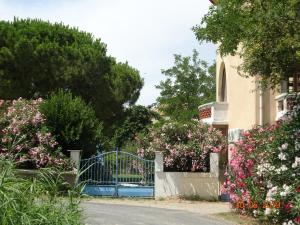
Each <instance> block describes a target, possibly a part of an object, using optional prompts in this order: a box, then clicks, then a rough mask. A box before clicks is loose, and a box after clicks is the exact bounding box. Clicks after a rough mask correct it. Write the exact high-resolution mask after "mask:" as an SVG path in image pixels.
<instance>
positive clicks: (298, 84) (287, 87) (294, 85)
mask: <svg viewBox="0 0 300 225" xmlns="http://www.w3.org/2000/svg"><path fill="white" fill-rule="evenodd" d="M280 87H281V88H280V91H281V93H292V92H300V73H298V74H296V75H294V76H290V77H289V79H288V80H285V81H282V82H281V85H280Z"/></svg>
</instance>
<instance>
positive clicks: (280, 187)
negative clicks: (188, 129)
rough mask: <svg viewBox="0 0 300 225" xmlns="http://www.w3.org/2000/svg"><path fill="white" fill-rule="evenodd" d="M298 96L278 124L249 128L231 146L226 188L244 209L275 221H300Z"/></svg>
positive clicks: (243, 210) (275, 222)
mask: <svg viewBox="0 0 300 225" xmlns="http://www.w3.org/2000/svg"><path fill="white" fill-rule="evenodd" d="M299 100H300V99H298V100H296V102H298V104H296V105H295V107H294V109H293V110H292V111H291V112H290V113H289V114H288V115H287V116H286V117H285V118H284V120H283V121H281V122H280V123H279V124H276V125H272V126H265V127H256V128H254V129H252V130H249V131H247V132H245V133H244V134H243V136H242V138H241V140H239V141H238V142H237V143H236V144H235V145H233V146H231V150H230V151H231V155H232V159H231V161H230V173H229V174H228V178H227V181H226V182H225V184H224V188H225V189H224V190H225V191H226V192H227V193H229V194H230V199H231V202H232V203H233V206H234V207H237V206H238V203H239V206H240V207H239V208H237V210H239V211H240V212H241V213H248V214H250V215H252V216H255V217H259V218H260V219H262V220H267V221H270V222H272V224H299V223H300V180H299V176H300V142H299V138H300V116H299V115H300V104H299V103H300V101H299ZM251 202H252V203H251ZM241 206H243V207H241ZM253 207H255V208H253Z"/></svg>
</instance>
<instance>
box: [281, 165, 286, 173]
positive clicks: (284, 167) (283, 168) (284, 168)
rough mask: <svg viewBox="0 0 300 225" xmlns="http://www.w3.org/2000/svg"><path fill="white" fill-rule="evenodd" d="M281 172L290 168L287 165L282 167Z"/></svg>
mask: <svg viewBox="0 0 300 225" xmlns="http://www.w3.org/2000/svg"><path fill="white" fill-rule="evenodd" d="M280 170H281V171H282V172H283V171H287V170H288V168H287V167H286V165H282V166H281V167H280Z"/></svg>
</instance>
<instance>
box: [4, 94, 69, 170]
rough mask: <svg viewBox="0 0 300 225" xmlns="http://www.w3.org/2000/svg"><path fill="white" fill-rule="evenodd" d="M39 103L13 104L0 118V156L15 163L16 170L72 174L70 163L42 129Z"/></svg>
mask: <svg viewBox="0 0 300 225" xmlns="http://www.w3.org/2000/svg"><path fill="white" fill-rule="evenodd" d="M42 101H43V100H42V99H37V100H32V101H29V100H25V99H21V98H20V99H18V100H14V101H12V103H11V105H10V106H9V107H8V108H7V110H6V112H5V113H4V114H3V115H2V117H1V118H0V127H1V132H0V140H1V142H0V156H1V157H2V158H4V159H6V160H12V161H13V162H15V163H16V167H17V168H26V169H38V168H43V167H56V168H60V169H61V170H72V168H73V165H72V163H71V162H70V160H69V159H68V158H67V157H66V156H64V155H63V154H62V152H61V148H60V147H59V145H58V143H57V141H56V139H55V138H54V137H53V135H52V134H51V133H50V131H49V129H48V128H47V127H46V125H45V116H44V115H43V114H42V113H41V112H40V110H39V105H40V104H41V102H42Z"/></svg>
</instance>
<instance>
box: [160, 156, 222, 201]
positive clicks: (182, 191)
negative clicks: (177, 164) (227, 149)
mask: <svg viewBox="0 0 300 225" xmlns="http://www.w3.org/2000/svg"><path fill="white" fill-rule="evenodd" d="M219 190H220V187H219V155H218V154H217V153H211V154H210V172H209V173H197V172H164V171H163V155H162V153H161V152H156V154H155V198H166V197H180V196H197V197H199V198H203V199H207V200H217V199H218V197H219V194H220V193H219Z"/></svg>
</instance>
